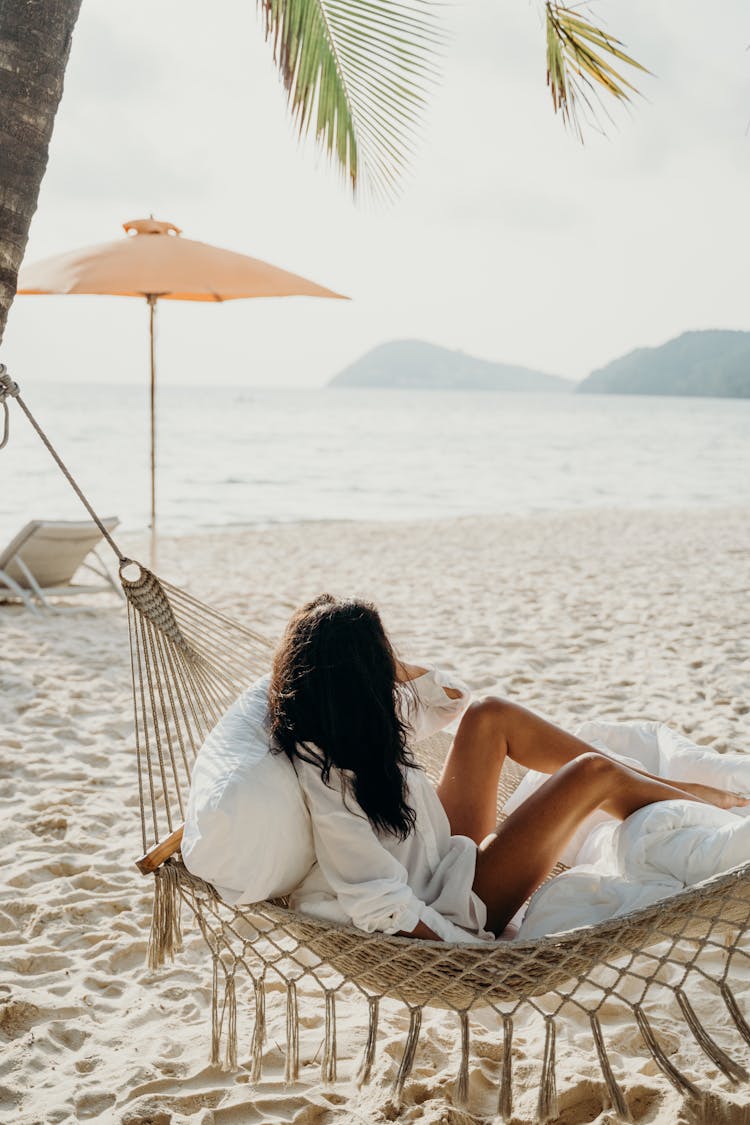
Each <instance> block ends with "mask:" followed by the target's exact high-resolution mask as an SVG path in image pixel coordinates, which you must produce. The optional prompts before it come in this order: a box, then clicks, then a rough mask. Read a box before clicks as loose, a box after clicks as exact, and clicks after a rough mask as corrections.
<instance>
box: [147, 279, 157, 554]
mask: <svg viewBox="0 0 750 1125" xmlns="http://www.w3.org/2000/svg"><path fill="white" fill-rule="evenodd" d="M146 300H147V301H148V311H149V317H148V329H149V343H150V358H151V523H150V525H149V526H150V528H151V548H150V550H151V567H152V569H153V568H154V567H155V566H156V348H155V341H154V322H155V319H156V297H155V296H154V295H153V294H152V293H150V294H149V295H148V296H147V297H146Z"/></svg>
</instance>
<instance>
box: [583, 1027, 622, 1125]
mask: <svg viewBox="0 0 750 1125" xmlns="http://www.w3.org/2000/svg"><path fill="white" fill-rule="evenodd" d="M589 1020H590V1021H591V1033H592V1035H593V1036H594V1046H595V1047H596V1053H597V1055H598V1056H599V1066H600V1067H601V1070H602V1074H603V1075H604V1083H605V1085H606V1087H607V1093H608V1094H609V1101H610V1105H611V1107H612V1109H613V1110H614V1113H615V1115H616V1117H618V1118H619V1120H620V1121H630V1120H631V1116H630V1110H629V1109H628V1103H627V1102H626V1101H625V1095H624V1094H623V1092H622V1090H621V1089H620V1086H619V1084H618V1082H617V1079H616V1078H615V1076H614V1073H613V1071H612V1065H611V1063H610V1061H609V1055H608V1054H607V1045H606V1043H605V1042H604V1036H603V1034H602V1025H601V1024H600V1023H599V1017H598V1016H597V1015H596V1013H595V1012H591V1013H590V1014H589Z"/></svg>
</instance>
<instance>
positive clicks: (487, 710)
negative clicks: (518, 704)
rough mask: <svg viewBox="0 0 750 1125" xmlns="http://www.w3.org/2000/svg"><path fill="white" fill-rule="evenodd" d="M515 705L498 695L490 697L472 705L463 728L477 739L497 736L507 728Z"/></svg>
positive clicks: (466, 714)
mask: <svg viewBox="0 0 750 1125" xmlns="http://www.w3.org/2000/svg"><path fill="white" fill-rule="evenodd" d="M513 707H514V704H512V703H509V702H508V700H507V699H501V698H500V697H499V696H497V695H488V696H485V698H484V699H477V700H475V701H474V702H473V703H470V704H469V706H468V707H467V708H466V711H465V712H464V716H463V718H462V720H461V728H462V729H463V730H464V731H465V732H468V731H471V733H472V735H474V736H475V737H480V738H481V737H483V736H488V735H489V736H496V735H498V734H499V733H503V732H504V731H505V729H506V728H507V726H508V724H509V721H510V718H511V714H512V710H513Z"/></svg>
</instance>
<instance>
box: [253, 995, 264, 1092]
mask: <svg viewBox="0 0 750 1125" xmlns="http://www.w3.org/2000/svg"><path fill="white" fill-rule="evenodd" d="M253 992H254V994H255V1025H254V1027H253V1041H252V1044H251V1046H250V1083H251V1085H253V1086H255V1085H256V1084H257V1083H258V1082H260V1080H261V1077H262V1075H263V1048H264V1046H265V1043H266V982H265V978H264V977H263V976H261V977H259V978H257V979H255V978H254V979H253Z"/></svg>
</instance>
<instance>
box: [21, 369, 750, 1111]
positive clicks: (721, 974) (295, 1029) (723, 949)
mask: <svg viewBox="0 0 750 1125" xmlns="http://www.w3.org/2000/svg"><path fill="white" fill-rule="evenodd" d="M7 398H15V399H16V401H17V402H18V404H19V406H20V407H21V409H22V410H23V411H24V413H25V414H26V416H27V417H28V419H29V421H30V422H31V424H32V425H33V426H34V428H35V429H36V430H37V433H38V434H39V435H40V437H41V438H42V440H43V442H44V443H45V445H46V446H47V448H48V449H49V451H50V453H51V454H52V456H53V457H54V459H55V460H56V462H57V464H58V466H59V467H60V468H61V470H62V471H63V473H64V474H65V476H66V477H67V479H68V480H69V481H70V483H71V485H72V486H73V488H74V489H75V491H76V492H77V494H78V496H79V498H80V499H81V501H82V502H83V503H84V505H85V506H86V508H87V510H88V511H89V513H90V515H91V517H92V518H93V519H94V520H95V521H96V523H97V524H98V525H99V528H100V530H101V531H102V534H103V535H104V537H105V539H106V540H107V542H108V543H109V545H110V547H111V548H112V549H113V551H114V552H115V554H116V556H117V559H118V564H119V569H120V579H121V582H122V588H123V590H124V593H125V596H126V599H127V605H128V626H129V636H130V655H131V669H132V687H133V702H134V712H135V748H136V766H137V777H138V789H139V796H140V808H141V833H142V846H143V852H144V855H143V857H142V858H141V860H139V861H138V865H139V867H140V868H141V870H142V871H144V872H149V873H150V872H153V875H154V877H155V894H154V911H153V921H152V929H151V935H150V940H149V946H148V960H149V964H150V966H151V967H152V968H154V969H156V968H157V967H158V966H159V965H161V964H162V963H163V962H164V960H165V958H167V957H170V958H171V957H174V955H175V954H176V953H177V952H178V951H179V950H180V948H181V914H182V913H183V908H185V909H186V911H187V913H188V915H192V917H193V919H194V920H195V923H196V924H197V926H198V928H199V929H200V932H201V934H202V936H203V938H204V940H205V942H206V945H207V946H208V949H209V951H210V956H211V965H212V974H213V991H212V1017H211V1061H212V1062H213V1063H215V1064H220V1065H223V1066H226V1067H227V1068H235V1067H237V1045H238V1035H239V1034H240V1033H242V1034H243V1035H244V1031H243V1029H238V1013H243V1014H244V1013H245V1012H249V1013H250V1014H251V1019H252V1027H251V1028H248V1029H247V1035H248V1038H247V1039H243V1041H244V1042H246V1043H247V1045H248V1047H249V1051H250V1059H251V1062H250V1080H251V1082H253V1083H255V1082H258V1081H259V1080H260V1078H261V1074H262V1066H263V1056H264V1047H265V1042H266V1001H265V990H266V985H268V984H273V985H275V986H276V987H278V984H279V982H280V984H281V985H282V986H283V988H284V989H285V992H286V1079H287V1081H289V1082H292V1081H295V1080H296V1079H297V1078H298V1075H299V1057H300V1024H299V1019H298V992H299V991H300V990H302V989H314V990H316V991H317V992H318V994H319V996H320V999H321V1002H322V1004H323V1007H324V1012H325V1038H324V1047H323V1055H322V1078H323V1080H324V1081H326V1082H332V1081H335V1079H336V1064H337V1051H336V1001H337V996H339V998H340V993H341V992H342V990H343V989H345V988H347V989H348V991H347V993H346V1001H347V1003H348V1002H349V1001H350V1000H351V996H352V992H351V989H352V988H353V989H354V991H355V993H358V994H359V995H360V997H361V1000H362V1009H363V1016H364V1015H365V1014H366V1017H367V1021H368V1033H367V1039H366V1043H365V1048H364V1053H363V1056H362V1059H361V1063H360V1066H359V1071H358V1080H359V1081H360V1082H367V1081H368V1079H369V1077H370V1073H371V1071H372V1067H373V1062H374V1059H375V1053H376V1045H377V1030H378V1006H379V1003H380V1001H381V999H383V998H384V997H389V998H392V999H395V1000H398V1001H400V1002H401V1003H403V1004H404V1005H405V1006H406V1008H407V1009H408V1012H409V1029H408V1033H407V1036H406V1041H405V1044H404V1049H403V1054H402V1057H401V1061H400V1064H399V1066H398V1068H397V1072H396V1075H395V1078H394V1082H393V1095H394V1098H395V1099H396V1100H398V1099H399V1098H400V1096H401V1093H402V1091H403V1089H404V1086H405V1083H406V1081H407V1079H408V1077H409V1073H410V1071H411V1069H412V1065H413V1063H414V1058H415V1054H416V1051H417V1047H418V1041H419V1033H420V1027H421V1020H422V1011H423V1009H424V1008H425V1007H437V1008H442V1009H449V1010H452V1011H453V1012H454V1013H456V1015H457V1025H458V1026H457V1034H458V1038H459V1043H460V1054H459V1060H460V1061H459V1065H458V1068H457V1076H456V1083H455V1088H454V1094H453V1100H454V1103H455V1104H458V1105H461V1104H465V1103H466V1100H467V1096H468V1080H469V1057H470V1024H469V1015H470V1013H471V1012H472V1010H478V1009H480V1008H483V1009H485V1015H486V1011H487V1010H488V1009H489V1010H490V1011H492V1012H494V1013H495V1014H496V1017H497V1022H498V1027H501V1028H502V1036H503V1038H502V1059H501V1064H500V1068H499V1074H498V1112H499V1113H500V1115H501V1116H502V1117H503V1118H504V1119H505V1120H506V1121H507V1120H509V1119H510V1117H511V1114H512V1090H513V1076H512V1063H513V1031H514V1021H516V1019H517V1017H518V1016H519V1015H521V1014H526V1013H528V1012H531V1013H532V1014H533V1015H535V1017H536V1018H540V1019H542V1020H544V1022H545V1025H546V1034H545V1046H544V1057H543V1059H542V1060H541V1076H540V1082H539V1099H538V1107H537V1120H538V1121H540V1122H543V1121H548V1120H550V1119H553V1118H554V1117H555V1116H557V1093H556V1084H555V1055H556V1034H557V1029H558V1025H560V1024H564V1021H565V1017H566V1015H568V1014H570V1013H573V1012H577V1013H584V1014H585V1016H586V1018H587V1019H588V1021H589V1024H590V1029H591V1041H592V1046H593V1048H594V1051H595V1053H596V1055H597V1057H598V1060H599V1065H600V1067H601V1071H602V1075H603V1078H604V1082H605V1085H606V1089H607V1091H608V1096H609V1099H610V1103H611V1106H612V1109H613V1110H614V1112H615V1114H616V1115H617V1116H618V1117H620V1118H623V1119H628V1118H629V1112H628V1106H627V1102H626V1100H625V1097H624V1095H623V1092H622V1090H621V1089H620V1086H619V1085H618V1082H617V1078H616V1075H615V1073H614V1070H613V1067H612V1065H611V1062H610V1059H609V1056H608V1052H607V1045H606V1025H607V1018H608V1017H610V1016H612V1015H616V1016H617V1017H618V1019H619V1020H620V1021H621V1019H622V1011H623V1008H624V1009H626V1010H627V1011H629V1012H630V1013H631V1015H632V1018H633V1019H634V1021H635V1023H636V1024H637V1027H638V1029H639V1030H640V1033H641V1036H642V1038H643V1041H644V1044H645V1047H646V1049H647V1051H648V1052H649V1053H650V1055H651V1056H652V1058H653V1060H654V1062H655V1063H656V1065H657V1066H658V1067H659V1068H660V1070H661V1071H662V1072H663V1073H664V1075H665V1076H666V1077H667V1078H668V1079H669V1081H670V1082H671V1083H672V1085H673V1086H674V1087H675V1088H676V1089H677V1090H678V1091H679V1092H680V1093H681V1094H683V1095H684V1096H685V1097H686V1098H688V1099H689V1100H691V1101H692V1102H693V1103H694V1105H695V1106H696V1110H699V1111H700V1112H703V1113H704V1115H705V1109H706V1106H707V1098H708V1095H706V1094H705V1093H704V1092H703V1091H702V1090H701V1088H700V1087H699V1086H698V1085H696V1084H695V1083H694V1082H692V1081H691V1080H690V1079H689V1078H688V1077H686V1075H685V1074H684V1073H682V1072H681V1071H680V1070H679V1069H678V1068H677V1066H676V1065H675V1064H674V1062H673V1061H672V1059H671V1058H670V1057H669V1054H668V1052H667V1050H666V1049H665V1047H664V1046H663V1044H662V1043H661V1042H660V1038H659V1030H658V1027H655V1026H654V1021H653V1017H652V1016H651V1015H648V1014H647V1009H649V1011H652V1012H653V1010H655V1009H658V1011H659V1013H660V1019H664V1020H666V1021H668V1022H669V1025H670V1027H674V1026H675V1020H681V1021H682V1022H681V1024H680V1025H679V1026H680V1027H681V1029H684V1031H683V1034H684V1033H687V1034H688V1035H689V1036H691V1037H692V1039H694V1041H695V1043H696V1045H697V1047H698V1048H700V1050H701V1051H702V1052H703V1053H704V1054H705V1056H706V1057H707V1059H708V1060H709V1062H710V1064H711V1066H712V1067H715V1068H717V1069H718V1070H719V1071H720V1072H721V1073H722V1074H724V1075H725V1076H726V1077H727V1078H728V1079H729V1080H730V1081H731V1082H733V1083H735V1082H745V1081H747V1080H748V1073H747V1071H746V1070H745V1068H744V1066H743V1065H741V1064H740V1063H739V1062H738V1061H737V1060H736V1059H735V1058H734V1057H732V1056H731V1055H730V1054H729V1052H728V1051H727V1050H725V1049H724V1048H723V1047H722V1046H720V1045H719V1043H718V1042H717V1040H716V1038H714V1037H713V1036H712V1035H711V1034H710V1033H709V1032H708V1031H707V1030H706V1028H705V1027H704V1026H703V1025H702V1023H701V1020H700V1017H699V1016H698V1014H697V1012H696V1009H695V1008H694V1007H693V1004H692V1003H691V1001H690V998H689V996H690V994H691V992H693V990H695V991H696V992H697V993H699V994H700V995H701V997H702V998H703V1000H705V999H706V995H707V993H712V994H713V996H714V998H715V1003H720V1004H721V1005H722V1006H723V1007H724V1008H725V1009H726V1012H727V1013H728V1015H729V1017H730V1018H731V1023H730V1026H731V1027H733V1028H734V1029H736V1032H737V1034H738V1035H739V1037H740V1039H741V1040H742V1041H744V1043H745V1044H746V1045H748V1046H750V1025H749V1024H748V1022H747V1020H746V1018H745V1016H744V1015H743V1013H742V1011H741V1010H740V1007H739V1004H738V1001H737V999H736V997H735V995H734V992H733V990H732V981H733V980H735V979H736V980H738V981H746V980H747V979H748V962H750V864H747V865H745V866H743V867H741V868H738V869H735V870H734V871H732V872H730V873H728V874H724V875H719V876H717V877H715V878H712V879H709V880H707V881H706V882H704V883H702V884H700V885H698V886H696V887H692V888H690V889H688V890H685V891H683V892H682V893H680V894H677V895H674V896H672V897H671V898H668V899H666V900H663V901H661V902H658V903H656V904H654V905H652V906H649V907H647V908H645V909H642V910H638V911H635V912H632V913H630V914H626V915H624V916H622V917H619V918H617V919H614V920H611V921H608V922H604V923H601V924H599V925H595V926H586V927H582V928H581V929H577V930H572V931H569V932H567V933H565V934H562V935H559V936H553V937H549V938H544V939H539V940H534V941H525V942H522V941H519V942H497V943H487V944H482V945H454V944H449V943H443V942H429V941H419V940H415V939H412V938H399V937H391V936H387V935H385V934H381V933H373V934H367V933H364V932H363V931H361V930H357V929H355V928H353V927H348V926H337V925H331V924H329V923H324V922H321V921H317V920H316V919H314V918H311V917H308V916H305V915H302V914H298V913H294V912H293V911H290V910H289V909H287V907H286V905H285V903H284V902H283V901H272V902H262V903H255V904H253V905H250V906H246V905H243V906H241V907H232V906H229V905H228V904H227V903H226V902H224V901H223V900H222V899H221V898H220V896H219V895H218V894H217V892H216V890H215V889H214V888H213V887H212V886H210V885H209V884H208V883H205V882H204V881H203V880H201V879H199V878H196V877H195V876H194V875H192V874H190V872H188V871H187V869H186V868H185V866H184V864H183V863H182V861H181V859H180V857H179V841H180V838H181V824H182V820H183V817H184V810H185V803H186V800H187V793H188V789H189V785H190V768H191V764H192V762H193V759H194V757H195V754H196V753H197V751H198V749H199V747H200V745H201V743H202V742H203V740H204V738H205V736H206V734H207V733H208V731H209V730H210V729H211V727H212V726H213V725H214V724H215V723H216V722H217V720H218V719H219V718H220V717H221V715H222V714H223V712H224V711H225V710H226V708H227V707H228V706H229V705H230V704H231V703H232V702H233V701H234V699H235V698H236V697H237V696H238V695H239V694H240V692H241V691H243V690H244V688H245V687H246V686H247V685H248V683H250V682H251V681H252V680H253V679H254V678H256V677H257V676H259V675H260V674H262V673H264V672H265V671H267V670H268V667H269V664H270V659H271V653H272V645H271V643H270V642H269V641H268V640H266V639H265V638H264V637H262V636H260V635H259V634H257V633H254V632H253V631H252V630H249V629H246V628H244V627H243V626H241V625H239V624H237V623H236V622H234V621H231V620H230V619H229V618H227V617H226V616H225V615H224V614H222V613H219V612H217V611H216V610H214V609H210V608H209V607H208V606H205V605H203V604H201V603H200V602H199V601H197V600H196V599H195V598H194V597H192V596H191V595H190V594H188V593H186V592H185V591H184V590H180V589H178V588H176V587H175V586H172V585H170V584H169V583H167V582H165V581H163V580H162V579H160V578H157V576H156V575H155V574H153V573H152V572H151V571H150V570H148V569H146V568H145V567H143V566H141V565H140V564H135V563H133V562H132V561H131V560H129V559H128V558H127V557H126V556H124V555H123V554H122V552H121V551H120V550H119V548H118V546H117V544H116V543H115V541H114V540H113V538H112V537H111V535H110V534H109V533H108V532H107V531H106V529H105V527H104V526H103V525H102V523H101V521H100V520H99V518H98V516H97V515H96V512H95V511H94V510H93V508H92V507H91V505H90V504H89V502H88V501H87V500H86V498H85V497H84V495H83V493H82V492H81V490H80V488H79V487H78V485H77V484H76V483H75V481H74V480H73V478H72V477H71V476H70V473H69V472H68V470H67V469H66V468H65V466H64V464H63V462H62V461H61V460H60V457H59V456H58V454H57V453H56V452H55V450H54V449H53V447H52V446H51V444H50V442H49V441H48V439H47V438H46V436H45V435H44V433H43V432H42V430H41V429H40V427H39V425H38V423H37V422H36V420H35V419H34V418H33V416H32V415H31V413H30V412H29V410H28V408H27V406H26V404H25V403H24V402H23V400H22V399H21V398H20V395H19V392H18V387H17V385H16V384H15V383H13V382H12V381H11V380H10V378H9V377H8V376H7V374H5V373H4V368H2V366H1V365H0V404H2V405H3V406H4V408H5V411H6V420H7V402H6V399H7ZM6 429H7V427H6ZM5 436H6V438H7V432H6V434H5ZM449 744H450V739H449V738H447V736H445V735H442V734H441V735H437V736H435V737H433V738H432V739H430V740H428V741H427V742H425V743H422V744H420V746H419V747H418V748H417V750H418V757H419V758H420V760H421V763H422V765H423V766H424V768H425V770H426V772H427V774H428V776H429V777H430V778H431V779H432V780H435V779H436V778H437V776H438V773H439V771H440V766H441V763H442V759H443V757H444V755H445V752H446V750H447V747H448V746H449ZM523 772H524V771H523V770H522V769H521V768H520V767H518V766H517V765H515V764H514V763H512V762H507V763H506V766H505V768H504V770H503V775H502V778H501V784H500V793H499V798H498V814H499V815H500V816H502V809H503V805H504V803H505V801H506V800H507V798H508V796H509V795H510V793H512V792H513V790H514V789H515V787H516V785H517V784H518V782H519V780H520V778H521V776H522V775H523ZM244 993H246V994H247V995H246V996H245V995H244Z"/></svg>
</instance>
